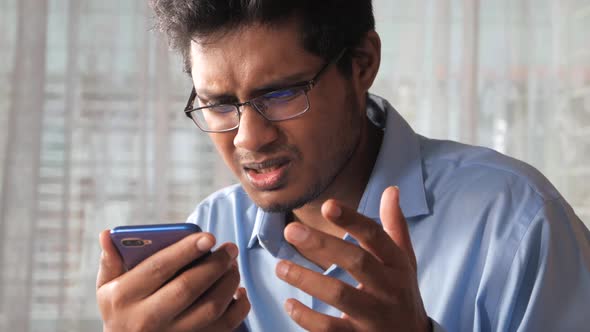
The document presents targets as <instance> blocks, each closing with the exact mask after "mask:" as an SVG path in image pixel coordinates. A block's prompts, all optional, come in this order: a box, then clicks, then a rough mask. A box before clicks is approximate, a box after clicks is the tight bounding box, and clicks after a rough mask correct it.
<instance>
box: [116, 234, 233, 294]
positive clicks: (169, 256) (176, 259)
mask: <svg viewBox="0 0 590 332" xmlns="http://www.w3.org/2000/svg"><path fill="white" fill-rule="evenodd" d="M214 244H215V237H214V236H213V235H211V234H209V233H197V234H192V235H189V236H187V237H185V238H183V239H182V240H180V241H178V242H176V243H174V244H172V245H170V246H169V247H166V248H164V249H162V250H160V251H158V252H156V253H155V254H153V255H152V256H150V257H148V258H146V259H145V260H143V261H142V262H141V263H139V264H138V265H137V266H136V267H134V268H133V269H131V270H129V271H128V272H127V273H126V275H125V277H126V278H124V280H121V284H122V285H121V286H122V287H123V286H124V287H123V289H126V290H127V294H126V295H127V296H130V297H133V298H144V297H146V296H148V295H150V294H152V293H154V292H155V291H156V290H157V289H159V288H160V287H161V286H162V285H163V284H165V283H166V282H167V281H168V280H170V278H172V277H173V276H174V275H175V274H176V272H177V271H178V270H180V269H182V268H183V267H184V266H186V265H188V264H190V263H192V262H193V261H194V260H196V259H197V258H199V257H201V256H203V255H205V254H206V253H208V252H209V250H210V249H211V247H213V245H214ZM234 247H235V246H234ZM236 250H237V249H236Z"/></svg>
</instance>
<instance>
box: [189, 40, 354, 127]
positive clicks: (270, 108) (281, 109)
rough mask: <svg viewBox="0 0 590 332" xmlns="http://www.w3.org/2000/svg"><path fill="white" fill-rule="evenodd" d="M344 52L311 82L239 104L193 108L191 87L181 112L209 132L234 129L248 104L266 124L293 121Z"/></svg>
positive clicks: (194, 94) (327, 64) (193, 101)
mask: <svg viewBox="0 0 590 332" xmlns="http://www.w3.org/2000/svg"><path fill="white" fill-rule="evenodd" d="M345 52H346V49H344V50H342V51H341V52H340V53H339V54H338V56H336V57H335V58H334V59H332V60H331V61H328V62H327V63H326V64H325V65H324V66H323V67H322V68H321V69H320V70H319V71H318V72H317V74H315V76H314V77H313V78H312V79H311V80H309V81H305V82H300V83H296V84H294V85H291V86H289V87H286V88H283V89H279V90H275V91H271V92H268V93H265V94H263V95H261V96H258V97H255V98H252V99H250V100H248V101H245V102H243V103H223V104H215V105H207V106H202V107H193V106H194V103H195V99H196V97H197V92H196V91H195V87H194V86H193V89H192V91H191V95H190V97H189V99H188V102H187V103H186V107H185V108H184V113H185V114H186V116H188V117H189V118H191V119H192V120H193V121H194V122H195V124H196V125H197V127H199V128H200V129H201V130H202V131H205V132H209V133H223V132H228V131H232V130H234V129H236V128H238V127H239V126H240V117H241V115H242V112H243V110H242V109H241V108H242V106H245V105H250V106H251V107H252V108H253V109H255V110H256V111H257V112H258V113H260V115H262V116H263V117H264V118H265V119H266V120H268V121H283V120H289V119H293V118H296V117H298V116H301V115H302V114H303V113H305V112H307V111H308V110H309V108H310V104H309V98H308V96H307V92H308V91H310V90H311V89H312V88H313V87H314V86H315V85H316V84H317V82H318V80H319V78H320V77H321V76H322V74H323V73H325V72H326V70H327V69H328V67H330V65H332V64H336V63H338V61H340V59H341V58H342V56H343V55H344V53H345Z"/></svg>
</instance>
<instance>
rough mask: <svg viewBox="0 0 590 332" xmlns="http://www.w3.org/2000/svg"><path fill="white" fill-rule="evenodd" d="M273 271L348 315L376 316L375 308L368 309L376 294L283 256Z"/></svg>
mask: <svg viewBox="0 0 590 332" xmlns="http://www.w3.org/2000/svg"><path fill="white" fill-rule="evenodd" d="M276 274H277V276H278V277H279V278H280V279H282V280H284V281H286V282H287V283H289V284H290V285H292V286H294V287H297V288H299V289H301V290H302V291H304V292H306V293H307V294H309V295H311V296H313V297H315V298H318V299H320V300H321V301H323V302H324V303H327V304H329V305H331V306H333V307H335V308H337V309H339V310H340V311H342V312H345V313H347V314H348V315H349V316H351V317H356V318H361V319H363V320H367V319H378V318H379V317H373V316H374V314H375V312H374V310H371V308H375V307H376V306H377V304H378V303H377V300H376V299H375V298H373V297H372V296H371V295H369V294H368V293H366V292H363V291H361V290H359V289H357V288H355V287H353V286H351V285H349V284H347V283H344V282H342V281H340V280H338V279H334V278H331V277H328V276H325V275H323V274H321V273H318V272H315V271H311V270H308V269H306V268H304V267H301V266H299V265H297V264H294V263H292V262H289V261H285V260H284V261H281V262H279V263H278V264H277V267H276Z"/></svg>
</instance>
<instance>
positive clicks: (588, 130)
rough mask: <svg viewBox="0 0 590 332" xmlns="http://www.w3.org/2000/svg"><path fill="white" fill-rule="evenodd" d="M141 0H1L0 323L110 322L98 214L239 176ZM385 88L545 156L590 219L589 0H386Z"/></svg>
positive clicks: (130, 215) (177, 217)
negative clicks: (100, 291)
mask: <svg viewBox="0 0 590 332" xmlns="http://www.w3.org/2000/svg"><path fill="white" fill-rule="evenodd" d="M146 2H147V1H145V0H134V1H131V0H128V1H119V0H53V1H49V0H0V188H1V191H0V331H50V332H51V331H100V330H101V322H100V316H99V312H98V309H97V306H96V304H95V286H94V283H95V275H96V270H97V263H98V258H99V254H100V250H99V246H98V242H97V235H98V233H99V231H100V230H102V229H104V228H107V227H109V228H110V227H114V226H116V225H122V224H143V223H157V222H172V221H177V222H182V221H184V220H185V218H186V217H187V216H188V215H189V214H190V212H191V211H192V210H193V208H194V207H195V206H196V204H197V203H198V202H199V201H200V200H201V199H202V198H204V197H205V196H206V195H207V194H209V193H211V192H212V191H214V190H216V189H219V188H221V187H222V186H225V185H227V184H230V183H232V182H234V181H235V180H234V179H233V178H232V176H231V175H230V174H229V172H228V171H226V169H225V166H224V165H223V163H222V162H221V161H220V159H218V157H217V156H216V154H215V152H214V150H213V148H212V146H211V145H210V143H209V141H208V138H207V136H206V135H204V134H202V133H201V132H199V130H198V129H197V128H196V127H195V126H194V125H193V124H192V122H190V120H188V119H187V118H185V116H184V114H183V112H182V109H183V106H184V103H185V101H186V99H187V98H188V95H189V91H190V86H191V83H190V81H189V79H188V77H187V76H186V75H185V74H183V73H182V70H181V61H180V59H179V58H178V57H177V56H176V55H175V54H173V53H171V52H170V51H168V49H167V46H166V41H165V40H164V39H163V38H162V37H161V36H158V35H157V34H156V33H154V32H153V31H151V30H150V29H151V27H152V25H153V22H152V19H151V12H150V10H149V8H148V7H147V5H146ZM374 7H375V14H376V19H377V30H378V32H379V33H380V34H381V37H382V40H383V61H382V67H381V71H380V74H379V76H378V78H377V82H376V84H375V86H374V89H373V92H374V93H377V94H380V95H382V96H384V97H386V98H388V99H389V100H390V101H391V103H392V104H393V105H394V106H395V107H396V108H397V109H398V110H399V111H400V113H402V115H403V116H404V117H405V118H406V119H407V120H408V121H409V122H410V123H411V125H412V126H413V127H414V129H415V130H416V131H417V132H419V133H421V134H423V135H426V136H430V137H436V138H449V139H453V140H459V141H462V142H466V143H472V144H479V145H485V146H488V147H491V148H494V149H496V150H498V151H500V152H503V153H506V154H508V155H511V156H514V157H517V158H519V159H523V160H525V161H527V162H528V163H530V164H532V165H533V166H535V167H536V168H538V169H539V170H541V171H542V172H543V173H544V174H545V175H546V176H547V177H548V178H549V179H550V180H551V181H552V182H553V183H554V184H555V185H556V186H557V187H558V189H559V190H560V191H561V193H562V194H563V195H564V196H565V197H566V198H567V199H568V201H569V202H570V204H571V205H572V206H573V207H574V209H575V211H576V212H577V214H578V216H580V218H581V219H582V220H584V221H586V223H587V225H588V223H589V222H590V186H589V185H588V182H589V180H590V166H589V165H590V46H589V45H590V35H589V31H590V1H588V0H494V1H478V0H436V1H427V0H420V1H416V0H374Z"/></svg>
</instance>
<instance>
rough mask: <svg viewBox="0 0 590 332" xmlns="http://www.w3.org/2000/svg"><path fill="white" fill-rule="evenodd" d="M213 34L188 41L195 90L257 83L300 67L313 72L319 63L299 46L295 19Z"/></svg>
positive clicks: (225, 88) (274, 78)
mask: <svg viewBox="0 0 590 332" xmlns="http://www.w3.org/2000/svg"><path fill="white" fill-rule="evenodd" d="M216 37H217V38H215V39H212V38H209V40H196V41H193V42H191V50H190V57H191V73H192V77H193V82H194V84H195V88H197V90H198V89H199V88H207V89H208V90H212V89H213V90H228V89H240V88H243V87H245V86H252V85H254V86H257V85H260V84H264V82H265V81H271V80H276V79H279V78H281V77H284V76H289V75H293V74H295V73H297V72H300V71H302V70H303V71H305V70H312V71H313V70H314V69H317V66H318V65H319V64H321V63H323V61H322V59H321V58H320V57H319V56H317V55H314V54H312V53H310V52H308V51H307V50H305V49H304V48H303V43H302V42H301V32H300V29H299V26H298V25H297V23H296V22H295V21H288V22H286V23H284V24H280V25H273V26H268V25H249V26H245V27H241V28H240V29H236V30H233V31H230V32H227V33H224V34H222V35H219V36H216Z"/></svg>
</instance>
